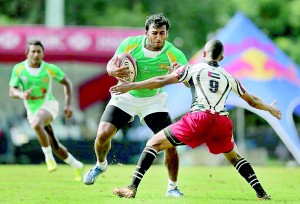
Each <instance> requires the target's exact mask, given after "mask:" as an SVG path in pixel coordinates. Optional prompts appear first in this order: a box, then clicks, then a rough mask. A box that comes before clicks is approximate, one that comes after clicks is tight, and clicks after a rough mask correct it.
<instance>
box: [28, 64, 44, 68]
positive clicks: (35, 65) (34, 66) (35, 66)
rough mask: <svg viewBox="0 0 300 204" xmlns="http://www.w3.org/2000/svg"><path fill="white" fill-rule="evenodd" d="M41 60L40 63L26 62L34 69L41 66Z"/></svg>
mask: <svg viewBox="0 0 300 204" xmlns="http://www.w3.org/2000/svg"><path fill="white" fill-rule="evenodd" d="M41 64H42V63H41V62H40V63H28V66H29V67H31V68H34V69H38V68H40V67H41Z"/></svg>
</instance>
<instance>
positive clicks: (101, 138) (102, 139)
mask: <svg viewBox="0 0 300 204" xmlns="http://www.w3.org/2000/svg"><path fill="white" fill-rule="evenodd" d="M113 136H114V133H113V132H112V131H109V130H102V131H98V134H97V137H96V140H95V142H96V143H106V142H107V141H109V140H110V139H111V138H112V137H113Z"/></svg>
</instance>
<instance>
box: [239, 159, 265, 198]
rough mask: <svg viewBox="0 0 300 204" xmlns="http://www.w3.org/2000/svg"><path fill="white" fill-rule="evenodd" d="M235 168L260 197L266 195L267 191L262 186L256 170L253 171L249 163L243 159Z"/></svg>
mask: <svg viewBox="0 0 300 204" xmlns="http://www.w3.org/2000/svg"><path fill="white" fill-rule="evenodd" d="M234 167H235V168H236V169H237V170H238V172H239V173H240V174H241V176H242V177H244V178H245V179H246V181H247V182H248V183H249V184H250V186H251V187H252V188H253V189H254V190H255V191H256V193H257V194H258V195H261V194H264V193H265V191H264V189H263V187H262V186H261V185H260V182H259V181H258V179H257V177H256V174H255V172H254V170H253V169H252V167H251V165H250V163H249V162H247V160H246V159H244V158H241V159H240V160H238V161H237V162H236V163H235V165H234Z"/></svg>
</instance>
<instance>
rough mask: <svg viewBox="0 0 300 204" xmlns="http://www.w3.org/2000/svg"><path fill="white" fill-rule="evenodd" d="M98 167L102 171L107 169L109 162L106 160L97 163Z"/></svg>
mask: <svg viewBox="0 0 300 204" xmlns="http://www.w3.org/2000/svg"><path fill="white" fill-rule="evenodd" d="M96 165H97V166H99V167H100V168H101V169H102V170H103V169H106V168H107V160H106V159H105V160H104V162H99V161H97V164H96Z"/></svg>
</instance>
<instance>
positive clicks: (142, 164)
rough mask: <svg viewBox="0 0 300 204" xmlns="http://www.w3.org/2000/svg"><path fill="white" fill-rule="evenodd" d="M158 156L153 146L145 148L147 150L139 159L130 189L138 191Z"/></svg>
mask: <svg viewBox="0 0 300 204" xmlns="http://www.w3.org/2000/svg"><path fill="white" fill-rule="evenodd" d="M156 155H157V152H156V150H155V149H154V148H153V147H151V146H146V147H145V149H144V150H143V152H142V154H141V156H140V158H139V161H138V164H137V166H136V169H135V172H134V174H133V178H132V181H131V184H130V185H129V186H128V187H129V188H135V189H137V187H138V186H139V184H140V182H141V180H142V178H143V176H144V174H145V173H146V171H147V170H148V169H149V168H150V166H151V165H152V163H153V161H154V159H155V158H156Z"/></svg>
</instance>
